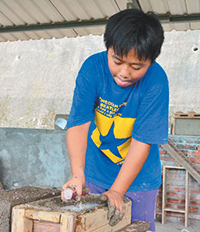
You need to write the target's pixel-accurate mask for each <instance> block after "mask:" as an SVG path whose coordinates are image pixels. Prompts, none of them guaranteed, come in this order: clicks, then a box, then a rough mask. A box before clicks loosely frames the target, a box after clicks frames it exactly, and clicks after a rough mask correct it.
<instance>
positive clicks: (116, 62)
mask: <svg viewBox="0 0 200 232" xmlns="http://www.w3.org/2000/svg"><path fill="white" fill-rule="evenodd" d="M114 63H115V64H117V65H120V64H122V63H121V62H120V61H115V60H114Z"/></svg>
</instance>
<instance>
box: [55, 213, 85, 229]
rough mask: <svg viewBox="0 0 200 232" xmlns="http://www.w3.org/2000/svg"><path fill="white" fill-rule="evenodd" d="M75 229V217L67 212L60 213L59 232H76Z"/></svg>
mask: <svg viewBox="0 0 200 232" xmlns="http://www.w3.org/2000/svg"><path fill="white" fill-rule="evenodd" d="M75 227H76V217H75V216H74V215H73V214H71V213H68V212H65V213H62V215H61V219H60V232H74V231H76V230H75V229H76V228H75ZM77 231H78V230H77ZM80 231H81V230H80Z"/></svg>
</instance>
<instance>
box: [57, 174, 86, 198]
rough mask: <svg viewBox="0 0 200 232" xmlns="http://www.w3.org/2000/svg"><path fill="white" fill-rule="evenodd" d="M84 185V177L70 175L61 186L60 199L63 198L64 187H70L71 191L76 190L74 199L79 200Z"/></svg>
mask: <svg viewBox="0 0 200 232" xmlns="http://www.w3.org/2000/svg"><path fill="white" fill-rule="evenodd" d="M84 185H85V177H83V176H78V175H72V177H71V178H70V179H69V180H68V181H67V182H66V183H65V184H64V185H63V186H62V192H61V199H62V200H64V190H65V189H66V188H71V189H72V190H73V191H75V192H76V195H77V197H76V199H77V200H80V198H81V195H82V191H83V186H84Z"/></svg>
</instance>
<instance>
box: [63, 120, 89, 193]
mask: <svg viewBox="0 0 200 232" xmlns="http://www.w3.org/2000/svg"><path fill="white" fill-rule="evenodd" d="M90 123H91V122H87V123H85V124H82V125H79V126H74V127H71V128H69V129H68V130H67V136H66V142H67V150H68V154H69V159H70V165H71V174H72V177H71V178H70V180H69V181H67V182H66V183H65V184H64V185H63V186H62V189H63V190H64V189H65V188H66V187H67V186H74V187H76V191H77V194H78V196H79V197H80V196H81V193H82V187H83V185H84V184H85V175H84V168H85V153H86V148H87V136H88V130H89V126H90Z"/></svg>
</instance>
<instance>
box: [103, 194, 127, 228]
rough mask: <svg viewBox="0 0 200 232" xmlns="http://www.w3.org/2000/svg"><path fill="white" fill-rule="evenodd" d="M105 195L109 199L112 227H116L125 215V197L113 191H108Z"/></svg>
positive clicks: (109, 216) (109, 217) (109, 214)
mask: <svg viewBox="0 0 200 232" xmlns="http://www.w3.org/2000/svg"><path fill="white" fill-rule="evenodd" d="M103 195H106V196H107V198H108V199H107V201H108V220H109V224H110V225H111V226H114V225H116V224H117V223H118V222H119V221H121V220H122V218H123V216H124V213H125V204H124V201H123V196H121V195H120V194H119V193H118V192H116V191H113V190H108V191H107V192H105V193H103Z"/></svg>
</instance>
